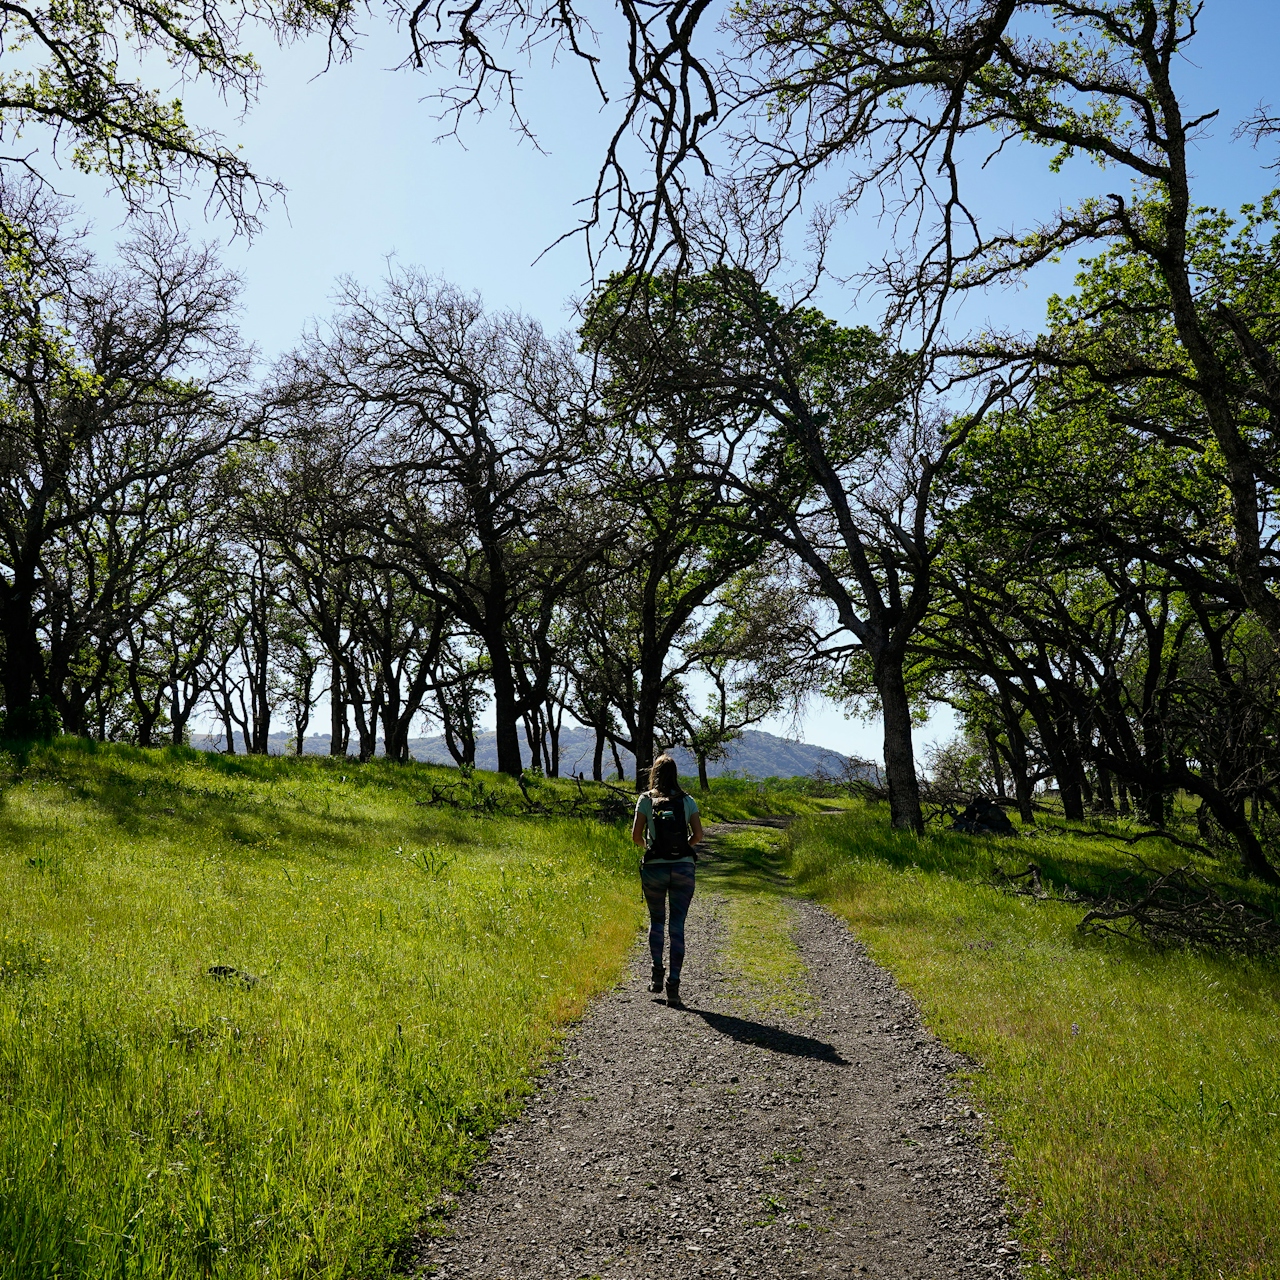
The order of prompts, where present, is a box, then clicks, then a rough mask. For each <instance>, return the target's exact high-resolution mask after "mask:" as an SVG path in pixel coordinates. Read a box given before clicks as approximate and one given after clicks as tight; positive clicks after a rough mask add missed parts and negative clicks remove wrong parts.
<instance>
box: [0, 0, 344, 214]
mask: <svg viewBox="0 0 1280 1280" xmlns="http://www.w3.org/2000/svg"><path fill="white" fill-rule="evenodd" d="M353 15H354V6H352V5H351V4H349V3H348V2H347V0H295V2H293V3H289V4H276V3H273V2H272V0H262V2H260V3H259V2H257V0H249V2H246V0H233V2H231V3H222V4H218V3H207V4H191V3H185V2H184V0H163V2H162V3H158V4H157V3H140V2H139V0H121V2H120V3H116V4H104V3H101V2H100V0H70V3H61V2H56V3H52V2H47V3H42V4H35V5H20V4H14V3H4V4H0V40H3V49H4V54H5V66H4V69H3V71H2V72H0V139H3V141H4V142H5V143H8V144H12V143H14V142H16V141H17V140H18V139H19V138H22V139H23V140H24V141H26V140H28V139H29V138H30V136H31V134H32V133H33V132H35V133H36V134H37V136H38V135H39V134H40V133H41V131H43V133H44V137H45V139H46V140H47V141H48V143H50V144H51V148H52V154H50V155H48V156H40V155H38V154H36V155H35V156H32V155H28V156H27V157H26V158H25V159H24V160H23V161H21V162H15V160H14V159H13V158H12V157H9V158H7V159H6V161H0V164H5V163H7V164H8V165H10V166H13V165H15V164H16V163H21V164H23V165H25V166H26V167H27V168H28V169H35V170H36V171H37V172H39V171H40V170H41V169H43V168H45V167H47V163H48V161H49V160H54V159H56V157H57V155H58V153H59V152H61V153H62V154H65V155H67V156H68V157H69V159H70V162H71V164H72V165H74V167H75V168H77V169H79V170H81V171H83V172H85V173H93V174H101V175H103V176H104V177H105V178H106V179H107V180H108V182H109V183H111V184H112V185H113V186H114V187H115V188H116V189H117V190H118V191H119V192H120V193H121V194H122V195H123V196H124V198H125V200H126V201H127V202H128V204H129V205H130V207H131V208H134V209H136V208H138V207H140V206H143V205H145V204H147V203H149V202H154V199H155V197H156V196H157V195H158V196H159V197H160V198H161V200H172V199H173V198H174V197H175V196H177V195H178V194H179V193H180V192H182V191H183V190H184V189H185V188H186V187H187V186H189V185H190V184H191V183H192V182H193V181H197V182H204V183H207V184H208V187H209V190H210V200H211V202H212V203H214V204H216V205H217V206H219V207H221V208H222V209H223V210H224V211H225V212H226V213H228V214H229V215H230V217H231V218H232V220H233V222H234V224H235V225H236V227H237V228H238V229H239V230H242V231H245V230H252V229H253V227H254V226H255V225H256V221H257V215H258V212H259V209H260V206H261V203H262V196H263V195H264V194H265V193H266V192H269V191H271V190H275V189H278V188H277V186H276V184H274V183H272V182H270V181H266V180H263V179H260V178H259V177H258V176H257V175H256V174H255V173H254V171H253V169H252V168H251V167H250V165H249V163H248V161H247V160H246V159H245V158H244V156H243V155H242V154H241V153H240V151H239V149H238V148H234V147H229V146H227V145H225V144H224V142H223V141H222V139H221V138H219V137H218V135H217V134H215V133H213V132H212V131H211V130H209V129H207V128H203V127H201V126H200V125H198V124H195V123H193V122H192V121H190V120H189V119H188V118H187V114H186V111H185V109H184V107H183V103H182V100H181V99H180V98H167V97H165V95H164V93H163V92H162V91H161V90H159V89H156V88H153V87H151V86H149V85H148V84H146V83H145V82H144V80H143V79H142V78H141V77H140V76H134V75H130V74H129V72H128V71H127V70H126V68H129V67H140V68H147V69H151V68H159V67H164V68H166V74H167V75H169V76H172V75H174V74H177V75H178V76H179V77H181V78H182V79H183V80H185V81H190V82H194V83H202V84H206V85H209V86H211V87H212V88H214V89H215V90H217V92H218V93H219V94H221V95H222V96H223V97H224V98H225V97H230V98H235V99H239V101H240V103H241V105H242V106H244V107H248V106H249V105H250V104H251V103H252V101H253V100H254V98H255V97H256V95H257V91H258V88H259V83H260V80H261V69H260V67H259V65H258V62H257V60H256V59H255V58H254V56H253V54H252V53H250V52H249V51H248V50H247V49H246V48H245V47H244V45H243V38H244V36H245V34H246V30H247V29H260V30H263V31H266V32H269V33H270V34H271V35H272V36H274V37H276V38H278V39H292V38H295V37H297V36H302V35H306V34H308V33H312V32H315V31H325V32H327V33H328V35H329V41H330V56H332V55H333V54H334V53H335V52H336V53H341V52H342V51H343V50H345V47H346V43H347V41H348V39H349V36H350V24H351V19H352V17H353Z"/></svg>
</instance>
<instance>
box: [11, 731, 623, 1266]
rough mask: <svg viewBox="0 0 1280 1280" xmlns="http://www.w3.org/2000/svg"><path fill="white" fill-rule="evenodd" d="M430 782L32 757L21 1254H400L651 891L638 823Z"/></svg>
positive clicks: (14, 884) (14, 1118) (16, 822)
mask: <svg viewBox="0 0 1280 1280" xmlns="http://www.w3.org/2000/svg"><path fill="white" fill-rule="evenodd" d="M433 776H435V774H434V771H431V770H428V769H426V768H424V767H417V766H410V767H397V766H394V765H387V764H383V763H374V764H370V765H365V766H359V767H357V766H354V765H352V764H350V763H349V762H345V761H329V760H318V759H307V760H301V761H294V760H279V759H276V760H263V759H245V758H240V759H227V758H224V757H216V756H205V755H198V754H197V753H194V752H184V751H174V750H170V751H164V752H144V751H137V750H130V749H128V748H109V749H107V748H99V749H94V748H93V747H92V746H90V745H86V744H74V743H66V742H64V743H61V744H59V745H56V746H54V747H52V748H49V749H47V750H43V751H38V752H37V753H36V754H35V755H34V756H33V758H32V759H31V760H30V761H28V762H27V764H26V767H25V768H24V769H22V770H20V771H17V772H11V773H10V776H9V785H8V786H6V787H5V789H4V790H3V792H2V793H0V1276H2V1277H4V1278H5V1280H9V1278H12V1280H32V1278H34V1277H45V1276H48V1277H52V1276H60V1277H61V1276H67V1277H80V1276H84V1277H90V1276H92V1277H117V1276H118V1277H122V1278H123V1277H137V1278H138V1280H142V1278H144V1277H147V1278H150V1277H171V1276H172V1277H213V1276H248V1275H253V1276H266V1275H272V1276H277V1275H278V1276H300V1275H308V1276H310V1275H315V1276H334V1277H336V1276H378V1275H384V1274H386V1273H387V1272H388V1271H389V1270H390V1269H391V1268H392V1267H393V1265H394V1263H395V1260H396V1257H397V1251H398V1250H399V1249H401V1248H402V1247H403V1245H404V1242H405V1241H406V1239H407V1237H408V1236H409V1234H410V1233H411V1232H412V1230H413V1229H414V1227H415V1225H416V1224H418V1223H419V1222H420V1221H421V1220H422V1218H423V1215H424V1213H425V1212H426V1211H427V1208H428V1206H430V1205H431V1204H432V1203H433V1202H435V1203H438V1202H439V1200H440V1198H441V1197H442V1196H443V1195H446V1194H447V1192H448V1190H449V1188H450V1187H451V1186H453V1185H454V1184H455V1183H456V1181H457V1179H458V1177H459V1176H460V1175H461V1174H462V1173H463V1172H464V1171H465V1170H466V1168H467V1167H468V1165H469V1164H470V1163H471V1162H472V1161H473V1160H474V1159H475V1157H476V1155H477V1152H478V1151H479V1150H481V1146H482V1142H483V1137H484V1135H485V1134H486V1133H487V1132H488V1131H489V1130H491V1128H492V1127H493V1126H494V1124H495V1123H497V1121H498V1120H499V1119H500V1118H501V1117H502V1116H503V1115H505V1114H506V1113H507V1112H508V1111H509V1110H510V1109H511V1108H512V1107H513V1105H514V1103H515V1100H516V1099H518V1097H519V1096H520V1095H521V1093H522V1092H523V1091H524V1090H525V1089H526V1088H527V1082H528V1079H529V1074H530V1071H531V1069H532V1068H533V1067H534V1066H535V1065H536V1064H537V1063H538V1062H539V1061H541V1060H542V1059H543V1058H545V1056H546V1053H547V1052H548V1050H549V1049H550V1047H551V1045H552V1044H553V1042H554V1037H555V1034H556V1027H557V1025H558V1024H559V1023H561V1022H563V1020H564V1019H565V1018H567V1017H569V1016H571V1015H572V1014H574V1013H575V1012H577V1011H578V1010H580V1009H581V1008H582V1007H583V1005H584V1003H585V1002H586V1000H587V999H588V998H589V997H590V996H591V995H592V994H593V993H594V992H596V991H598V990H599V989H600V988H601V987H602V986H603V985H605V984H607V983H608V982H609V981H610V980H611V979H612V977H613V975H614V974H615V973H616V972H617V970H618V967H619V965H620V963H621V960H622V957H623V955H624V954H625V951H626V949H627V947H628V946H629V944H630V942H631V940H632V938H633V937H634V932H635V928H636V925H637V924H638V921H639V916H640V914H641V910H642V908H641V905H640V900H639V895H638V893H637V892H636V888H635V882H634V879H633V876H634V872H633V868H634V856H633V854H632V852H631V849H630V846H629V844H628V843H627V841H626V836H625V833H622V832H620V831H618V830H617V829H615V828H613V827H605V826H601V825H598V824H596V823H592V822H588V821H583V820H567V819H529V818H513V817H505V818H502V817H497V818H477V817H466V816H458V815H456V814H451V813H449V812H442V811H440V810H439V809H438V808H425V807H418V806H416V805H415V803H414V801H415V799H417V798H418V797H419V796H420V794H422V793H423V789H424V787H425V785H426V782H427V780H428V779H431V778H432V777H433ZM490 785H491V787H493V786H498V785H499V784H497V783H496V782H493V781H492V780H491V782H490ZM213 966H224V967H225V969H226V970H230V971H234V972H230V973H228V974H227V975H226V976H224V977H222V978H221V979H218V978H215V977H211V976H210V974H209V970H210V968H211V967H213Z"/></svg>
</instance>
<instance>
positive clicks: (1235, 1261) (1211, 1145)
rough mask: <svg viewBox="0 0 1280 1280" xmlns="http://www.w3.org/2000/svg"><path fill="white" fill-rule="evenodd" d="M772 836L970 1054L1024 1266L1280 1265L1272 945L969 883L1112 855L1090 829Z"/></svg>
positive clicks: (1173, 1278) (1230, 1272) (1278, 968)
mask: <svg viewBox="0 0 1280 1280" xmlns="http://www.w3.org/2000/svg"><path fill="white" fill-rule="evenodd" d="M790 845H791V858H790V863H791V870H792V871H793V873H794V875H795V877H796V880H797V883H798V886H799V887H800V888H801V889H802V890H804V891H805V892H808V893H812V894H813V895H815V896H816V897H817V898H819V899H820V900H821V901H823V902H825V903H827V904H828V905H829V906H831V907H832V908H833V909H834V910H836V911H837V912H838V913H839V914H841V915H842V916H843V917H844V918H845V919H846V920H848V921H849V923H850V924H851V925H852V926H853V928H854V929H855V930H856V932H857V933H858V935H859V936H860V937H861V938H862V939H863V940H864V941H865V942H866V943H867V944H868V946H869V947H870V949H871V952H872V954H873V955H874V956H875V957H876V959H878V960H879V961H881V962H882V963H884V964H885V965H887V966H888V967H889V968H890V969H891V970H892V971H893V972H894V973H895V974H896V975H897V977H898V978H899V979H900V980H901V981H902V982H903V983H904V984H905V985H906V986H907V987H908V988H909V989H910V990H911V991H912V992H913V993H914V994H915V996H916V997H917V998H918V1000H919V1002H920V1004H921V1006H922V1008H923V1010H924V1013H925V1016H926V1019H927V1020H928V1022H929V1023H930V1025H931V1026H932V1027H933V1029H934V1030H935V1031H936V1032H937V1033H938V1034H939V1035H940V1036H941V1037H942V1038H943V1039H944V1040H945V1041H947V1043H949V1044H951V1045H953V1046H955V1047H956V1048H958V1049H960V1050H961V1051H963V1052H964V1053H966V1054H968V1055H970V1056H971V1057H972V1058H973V1059H974V1060H975V1061H976V1062H978V1063H980V1064H981V1066H980V1067H979V1068H978V1069H976V1070H975V1072H974V1074H973V1078H972V1086H973V1090H974V1093H975V1094H976V1095H977V1097H978V1098H979V1099H981V1101H982V1103H983V1104H984V1107H985V1108H986V1109H988V1110H989V1112H990V1115H991V1118H992V1120H993V1122H994V1125H995V1131H996V1133H997V1135H998V1138H999V1141H1000V1143H1001V1146H1002V1147H1003V1149H1004V1152H1005V1156H1006V1160H1005V1167H1006V1169H1007V1171H1008V1175H1009V1179H1010V1184H1011V1187H1012V1190H1013V1193H1014V1195H1015V1197H1016V1198H1017V1199H1018V1200H1019V1201H1020V1202H1021V1204H1022V1206H1023V1208H1024V1210H1025V1214H1026V1216H1025V1218H1024V1220H1023V1223H1022V1228H1021V1229H1022V1233H1023V1237H1024V1241H1025V1243H1026V1244H1027V1245H1028V1247H1029V1252H1030V1256H1031V1257H1032V1258H1033V1259H1036V1258H1040V1259H1041V1263H1040V1266H1039V1270H1038V1271H1037V1272H1035V1274H1041V1275H1044V1276H1046V1277H1050V1276H1051V1277H1073V1278H1074V1277H1080V1278H1082V1280H1083V1278H1084V1277H1114V1278H1115V1280H1119V1278H1120V1277H1124V1278H1125V1280H1143V1278H1149V1280H1203V1278H1204V1277H1214V1278H1215V1280H1216V1278H1218V1277H1230V1278H1234V1277H1246V1276H1248V1277H1259V1278H1261V1277H1277V1276H1280V1072H1278V1071H1277V1065H1276V1064H1277V1063H1278V1062H1280V965H1278V964H1277V963H1275V962H1271V961H1267V962H1263V961H1252V960H1245V959H1239V958H1231V957H1227V956H1210V955H1201V954H1196V953H1190V952H1185V951H1170V952H1164V953H1160V952H1155V951H1153V950H1151V949H1150V948H1148V947H1146V946H1140V945H1135V944H1129V943H1125V942H1121V941H1115V940H1112V941H1105V940H1102V939H1096V938H1086V937H1083V936H1081V934H1080V933H1079V932H1078V930H1077V928H1076V925H1077V922H1078V921H1079V920H1080V918H1081V916H1082V914H1083V910H1084V909H1083V908H1082V907H1081V906H1079V905H1078V904H1075V903H1071V902H1067V901H1063V900H1061V898H1060V897H1059V898H1058V900H1051V901H1036V900H1033V899H1031V898H1027V897H1015V896H1011V895H1010V894H1008V893H1004V892H1001V891H1000V890H999V889H997V888H995V887H993V886H992V885H991V884H990V883H988V882H989V880H990V877H991V873H992V871H993V869H994V868H995V867H996V866H997V865H1003V866H1004V867H1005V868H1006V869H1010V870H1023V869H1025V867H1026V865H1027V863H1028V862H1029V861H1031V860H1035V861H1036V862H1038V863H1039V864H1040V865H1041V866H1042V867H1043V869H1044V871H1045V874H1046V877H1047V879H1048V881H1049V882H1051V883H1052V884H1053V885H1055V886H1057V887H1058V889H1059V891H1060V890H1061V889H1062V888H1063V887H1064V886H1075V887H1076V888H1078V889H1085V888H1095V887H1097V886H1098V885H1099V884H1100V883H1101V882H1103V881H1105V880H1106V879H1107V878H1114V877H1116V876H1117V875H1118V874H1120V873H1121V872H1122V871H1123V870H1128V869H1130V868H1129V867H1125V866H1124V863H1125V859H1124V857H1123V855H1122V854H1121V853H1119V852H1115V851H1112V850H1109V849H1107V848H1100V847H1099V846H1098V844H1097V843H1096V842H1088V843H1086V842H1082V841H1079V840H1073V839H1071V838H1070V837H1065V836H1057V837H1055V836H1053V835H1049V834H1039V835H1024V836H1023V837H1022V838H1021V839H1019V840H1017V841H1013V840H1001V839H998V838H991V837H988V838H975V837H967V836H956V835H950V834H933V835H929V836H927V837H925V838H924V839H920V840H917V839H916V838H915V837H912V836H909V835H901V834H894V833H891V832H890V831H889V829H888V825H887V820H886V816H885V814H884V813H883V811H878V810H874V809H870V810H861V811H859V812H855V813H852V814H850V815H847V816H841V817H824V818H821V819H814V820H811V821H808V822H802V823H799V824H797V825H796V826H794V827H793V828H792V830H791V833H790ZM1143 856H1144V857H1145V858H1148V859H1150V860H1154V861H1158V862H1162V863H1164V864H1166V865H1172V864H1175V863H1182V862H1185V861H1186V859H1187V856H1188V855H1187V854H1186V853H1185V852H1180V851H1175V850H1172V849H1169V848H1165V849H1164V850H1161V849H1159V848H1156V849H1155V850H1152V849H1150V848H1149V847H1147V846H1145V845H1144V855H1143ZM1207 869H1208V870H1209V871H1210V872H1211V873H1212V874H1213V875H1214V876H1215V877H1218V878H1224V877H1227V876H1228V874H1229V873H1228V870H1227V869H1225V868H1222V867H1209V868H1207ZM1250 891H1251V892H1253V893H1254V894H1257V893H1258V889H1257V887H1256V886H1251V887H1250ZM1269 905H1270V906H1271V907H1272V909H1274V908H1275V905H1276V904H1275V902H1274V901H1271V902H1270V903H1269Z"/></svg>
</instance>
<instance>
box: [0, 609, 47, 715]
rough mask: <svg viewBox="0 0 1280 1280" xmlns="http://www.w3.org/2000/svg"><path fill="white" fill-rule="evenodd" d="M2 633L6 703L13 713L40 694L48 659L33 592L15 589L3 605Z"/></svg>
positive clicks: (0, 610)
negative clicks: (38, 630)
mask: <svg viewBox="0 0 1280 1280" xmlns="http://www.w3.org/2000/svg"><path fill="white" fill-rule="evenodd" d="M0 633H2V634H3V636H4V670H3V674H2V675H0V681H3V684H4V704H5V707H6V708H7V709H8V711H9V712H10V714H12V713H13V712H15V711H18V710H20V709H21V708H24V707H26V706H27V704H28V703H30V702H31V700H32V699H33V698H34V697H35V696H36V693H37V691H38V688H39V685H40V683H41V679H40V678H41V676H42V675H43V674H44V663H43V660H42V659H41V656H40V644H39V641H38V640H37V639H36V632H35V619H34V614H33V610H32V607H31V596H30V595H28V594H27V593H26V592H12V593H11V594H9V596H8V598H7V599H6V600H5V602H4V605H3V608H0Z"/></svg>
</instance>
